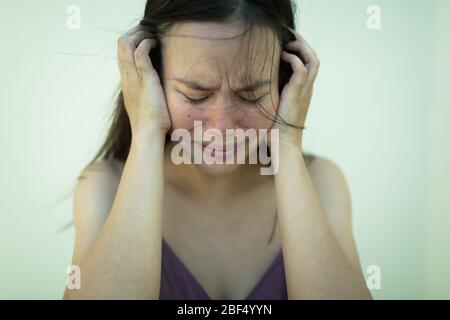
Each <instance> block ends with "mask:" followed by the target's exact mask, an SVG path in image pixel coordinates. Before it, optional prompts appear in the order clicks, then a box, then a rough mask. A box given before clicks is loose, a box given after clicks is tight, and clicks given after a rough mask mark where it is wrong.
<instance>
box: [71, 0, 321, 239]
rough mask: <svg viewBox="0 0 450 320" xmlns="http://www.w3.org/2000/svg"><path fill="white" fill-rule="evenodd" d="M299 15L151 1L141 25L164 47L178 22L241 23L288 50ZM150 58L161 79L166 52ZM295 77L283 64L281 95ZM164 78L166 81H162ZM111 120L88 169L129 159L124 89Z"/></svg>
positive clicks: (241, 0)
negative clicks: (268, 31)
mask: <svg viewBox="0 0 450 320" xmlns="http://www.w3.org/2000/svg"><path fill="white" fill-rule="evenodd" d="M295 12H296V6H295V3H294V2H293V1H292V0H276V1H274V0H226V1H217V0H148V1H147V3H146V6H145V12H144V16H143V18H142V19H141V21H140V24H143V25H148V26H152V27H153V29H154V36H155V38H156V39H157V40H158V41H159V42H160V44H163V41H162V39H164V37H165V36H166V32H167V30H168V29H169V28H170V27H171V26H172V25H174V24H175V23H177V22H186V21H190V22H192V21H196V22H230V21H236V20H239V21H242V22H244V23H245V25H246V26H247V28H246V30H247V31H246V33H247V32H249V31H251V30H252V29H253V28H254V27H255V26H263V27H268V28H270V29H271V30H273V31H274V33H275V35H276V36H277V38H278V39H277V40H278V42H279V44H280V45H281V47H282V48H284V46H285V44H286V43H288V42H290V41H293V40H295V37H294V35H293V34H292V33H291V32H290V31H289V28H291V29H294V30H295V29H296V28H295ZM274 46H275V43H274ZM274 48H275V47H274ZM274 48H273V49H274ZM287 51H289V50H287ZM292 53H295V52H292ZM150 57H151V60H152V64H153V66H154V68H155V69H156V71H157V72H158V73H159V74H160V75H161V68H162V60H161V59H162V51H161V50H152V53H151V54H150ZM273 58H274V57H272V59H273ZM272 61H273V60H272ZM291 74H292V69H291V67H290V66H289V64H287V63H285V62H281V63H280V68H279V83H278V89H279V91H280V92H281V90H282V88H283V87H284V86H285V84H286V83H287V82H288V81H289V78H290V76H291ZM160 78H161V81H162V77H160ZM260 107H261V106H260ZM260 110H261V112H262V113H263V114H264V115H265V116H270V115H269V114H270V113H269V112H267V110H265V109H263V108H262V107H261V108H260ZM274 111H275V116H274V117H273V118H272V119H273V120H274V121H276V122H278V123H282V124H284V125H288V126H292V127H296V126H295V125H293V124H289V123H286V122H285V121H284V120H283V119H282V118H281V117H280V116H279V115H278V113H277V112H276V108H274ZM111 120H112V121H111V126H110V128H109V131H108V134H107V136H106V139H105V141H104V142H103V144H102V145H101V147H100V149H99V150H98V152H97V153H96V154H95V156H94V157H93V159H92V160H91V161H90V162H89V163H88V164H87V166H86V168H87V167H89V166H90V165H92V164H94V163H95V162H97V161H101V160H112V159H114V160H119V161H122V162H124V161H126V159H127V157H128V153H129V150H130V146H131V126H130V121H129V118H128V114H127V112H126V109H125V104H124V99H123V94H122V90H121V88H120V85H119V86H118V88H117V93H116V95H115V108H114V110H113V113H112V115H111ZM297 128H298V127H297ZM299 129H304V128H303V127H301V128H299ZM168 140H169V137H168V136H166V142H167V141H168ZM304 155H305V154H304ZM305 159H306V161H307V162H308V161H311V160H312V159H313V156H312V155H305ZM83 171H84V170H83ZM83 178H84V177H83V175H80V176H79V177H78V179H83ZM275 225H276V216H275V221H274V227H273V230H272V235H271V236H270V239H269V242H270V240H271V239H272V236H273V232H274V229H275Z"/></svg>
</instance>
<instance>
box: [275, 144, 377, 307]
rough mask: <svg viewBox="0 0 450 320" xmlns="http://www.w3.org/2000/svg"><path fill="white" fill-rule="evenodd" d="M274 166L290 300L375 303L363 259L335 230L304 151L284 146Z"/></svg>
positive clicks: (337, 207) (281, 147)
mask: <svg viewBox="0 0 450 320" xmlns="http://www.w3.org/2000/svg"><path fill="white" fill-rule="evenodd" d="M273 160H274V161H278V162H279V171H278V173H277V175H276V176H275V186H276V197H277V209H278V213H279V222H280V230H281V239H282V240H281V241H282V248H283V258H284V261H285V271H286V282H287V289H288V297H289V299H371V298H372V297H371V294H370V292H369V290H368V288H367V286H366V282H365V279H364V277H363V275H362V272H361V269H360V266H359V264H358V265H356V261H357V260H358V259H357V253H356V252H348V251H349V250H347V252H344V250H342V248H341V246H340V245H339V243H338V241H337V239H336V237H335V235H334V234H333V232H332V229H331V228H330V225H329V221H328V220H327V216H326V215H325V213H324V212H323V210H322V208H321V205H320V201H319V197H318V195H317V194H316V190H315V188H314V185H313V183H312V180H311V177H310V176H309V173H308V170H307V168H306V166H305V162H304V158H303V155H302V153H301V149H300V147H298V146H295V145H293V144H292V143H290V142H286V141H283V140H281V141H280V150H279V155H278V157H277V156H275V157H274V158H273ZM332 187H333V186H330V188H332ZM332 191H334V192H335V193H337V194H339V192H340V190H332ZM332 191H330V192H332ZM328 205H330V206H333V203H330V204H328ZM334 205H336V207H335V208H334V210H347V209H349V206H346V205H343V206H341V205H339V201H335V203H334ZM339 215H341V216H342V215H343V216H350V212H340V213H339ZM345 232H351V230H348V228H346V230H345ZM349 236H350V238H352V237H351V234H350V235H349ZM347 238H348V237H347ZM347 247H348V246H347ZM346 253H347V255H346ZM349 257H350V258H349ZM355 257H356V258H355Z"/></svg>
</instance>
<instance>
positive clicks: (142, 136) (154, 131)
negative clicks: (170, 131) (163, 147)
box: [131, 127, 167, 145]
mask: <svg viewBox="0 0 450 320" xmlns="http://www.w3.org/2000/svg"><path fill="white" fill-rule="evenodd" d="M166 135H167V130H165V129H161V128H155V127H145V128H140V129H138V130H132V134H131V142H132V143H133V144H144V145H151V144H155V143H157V144H161V143H162V144H164V143H165V140H166Z"/></svg>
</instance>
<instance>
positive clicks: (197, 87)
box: [174, 78, 272, 92]
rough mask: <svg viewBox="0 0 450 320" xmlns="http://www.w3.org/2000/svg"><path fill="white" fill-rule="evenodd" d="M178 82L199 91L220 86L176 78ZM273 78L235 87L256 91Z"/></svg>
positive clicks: (217, 88)
mask: <svg viewBox="0 0 450 320" xmlns="http://www.w3.org/2000/svg"><path fill="white" fill-rule="evenodd" d="M174 80H176V81H178V82H181V83H184V84H185V85H186V86H188V87H190V88H191V89H194V90H198V91H213V90H219V89H220V87H207V86H204V85H203V84H202V83H201V82H199V81H196V80H189V79H181V78H177V79H174ZM271 82H272V81H271V80H256V81H254V82H253V83H250V84H248V85H246V86H244V87H242V88H238V89H235V90H234V91H236V92H242V91H254V90H256V89H258V88H261V87H264V86H267V85H268V84H270V83H271Z"/></svg>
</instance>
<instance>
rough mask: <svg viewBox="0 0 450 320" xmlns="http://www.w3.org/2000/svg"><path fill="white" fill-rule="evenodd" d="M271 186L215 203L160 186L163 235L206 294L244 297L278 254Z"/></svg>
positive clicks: (223, 296) (274, 203) (274, 208)
mask: <svg viewBox="0 0 450 320" xmlns="http://www.w3.org/2000/svg"><path fill="white" fill-rule="evenodd" d="M272 191H273V190H271V189H270V188H269V189H265V190H264V189H262V190H259V191H258V192H257V193H256V194H252V195H249V196H248V197H245V198H236V199H230V201H229V202H227V203H221V204H220V205H217V206H216V207H215V206H214V205H202V204H199V203H196V202H193V201H191V200H190V199H189V198H187V197H184V196H182V195H179V194H175V193H172V192H173V191H172V190H167V191H165V200H164V218H163V238H164V240H165V242H166V243H167V244H168V246H169V247H170V250H171V251H172V253H173V254H174V255H175V257H176V259H177V260H178V262H179V264H180V267H181V268H185V269H186V270H187V271H188V273H189V274H190V275H192V278H193V279H192V280H193V281H195V282H196V284H197V285H199V286H200V287H201V289H202V290H204V292H205V293H206V294H207V295H208V296H209V297H210V298H211V299H245V298H246V297H247V296H248V294H249V293H250V292H251V291H252V290H253V289H254V288H255V287H256V286H257V285H258V283H259V282H260V280H261V278H262V277H264V275H265V274H266V273H267V271H268V270H269V269H270V267H271V266H272V264H273V262H274V261H275V259H276V258H277V256H278V254H279V253H280V248H281V241H280V236H279V230H278V223H276V218H277V217H276V201H275V194H274V193H273V192H272ZM186 270H185V271H186Z"/></svg>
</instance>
